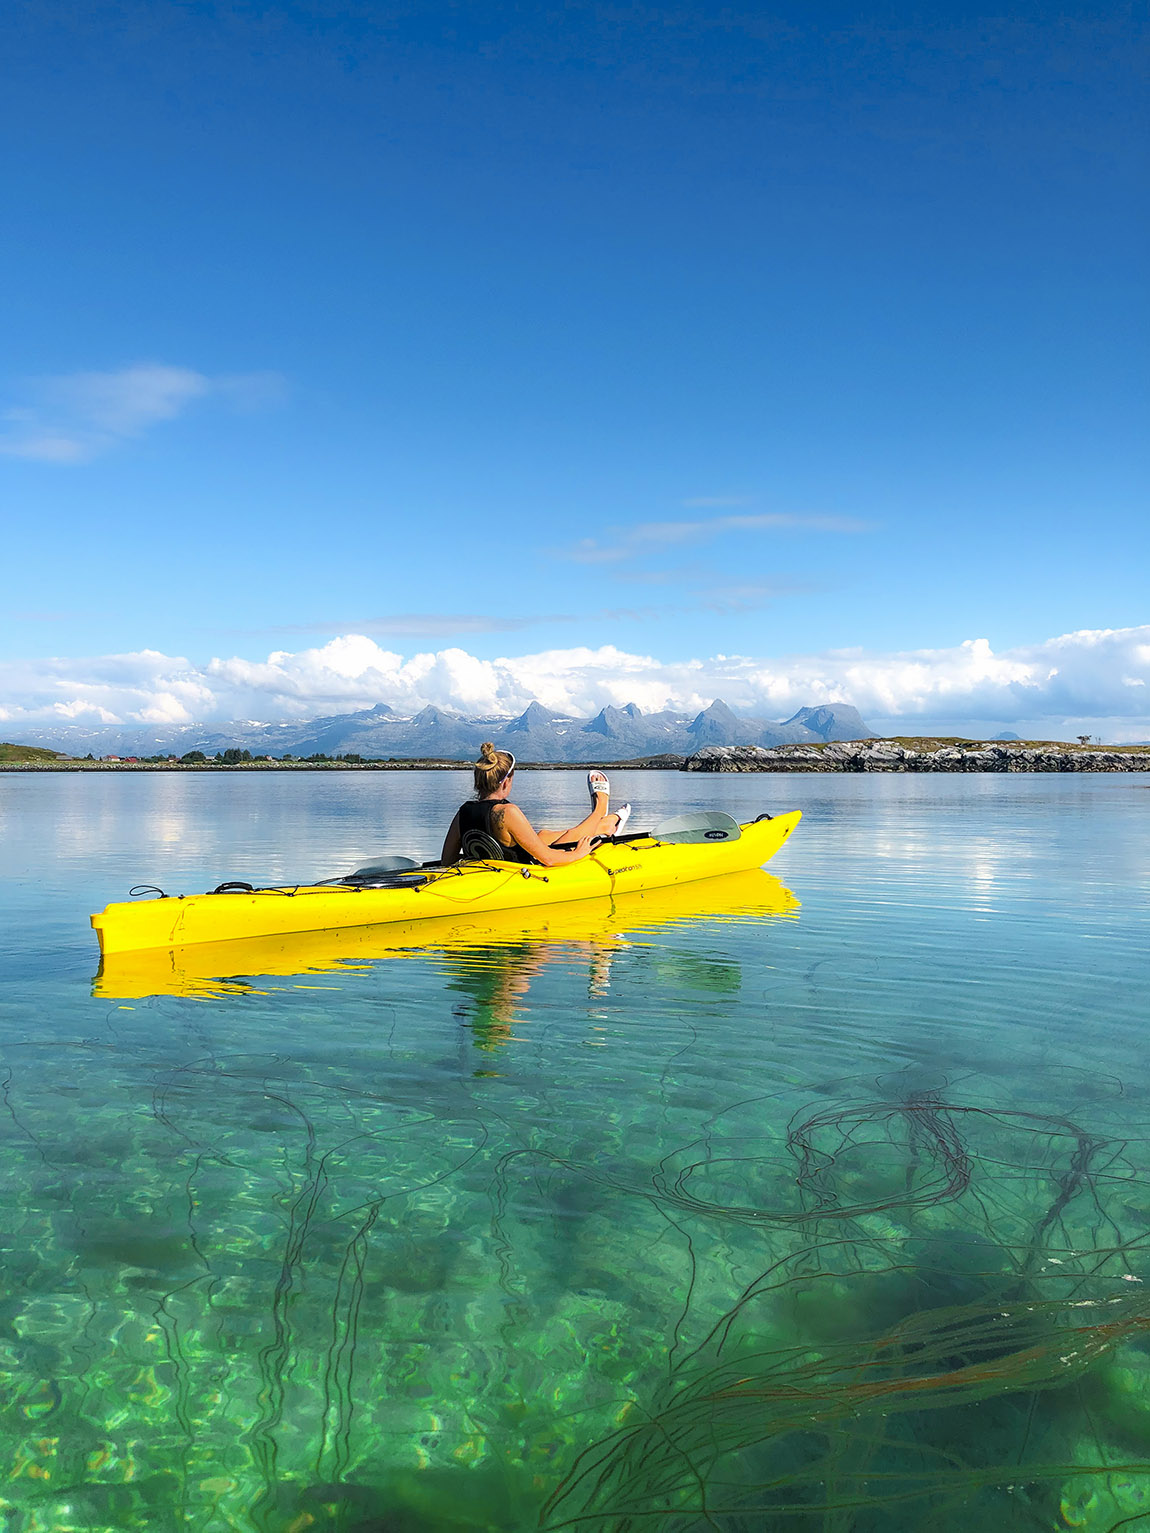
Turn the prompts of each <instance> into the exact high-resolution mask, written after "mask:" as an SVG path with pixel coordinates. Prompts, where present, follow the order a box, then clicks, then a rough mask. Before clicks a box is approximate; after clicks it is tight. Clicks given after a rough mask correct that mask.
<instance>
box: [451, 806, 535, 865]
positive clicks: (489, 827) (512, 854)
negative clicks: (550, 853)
mask: <svg viewBox="0 0 1150 1533" xmlns="http://www.w3.org/2000/svg"><path fill="white" fill-rule="evenodd" d="M508 802H509V801H508V800H507V799H499V800H498V802H496V801H495V800H494V799H489V798H481V799H468V801H467V803H466V804H460V806H459V834H460V836H461V837H462V836H465V835H466V834H467V832H468V831H469V830H481V831H484V832H485V833H486V834H487V835H489V836H490V837H491V839H492V840H493V841H499V837H498V836H497V835H496V834H495V826H494V825H493V824H492V810H494V809H496V808H499V807H502V805H504V804H506V803H508ZM499 847H500V851H501V853H502V857H503V861H504V862H526V863H531V864H534V862H535V858H534V857H532V856H531V854H530V852H525V851H524V850H523V848H522V847H521V846H516V845H515V844H514V843H513V844H512V845H511V846H504V845H503V842H502V841H499Z"/></svg>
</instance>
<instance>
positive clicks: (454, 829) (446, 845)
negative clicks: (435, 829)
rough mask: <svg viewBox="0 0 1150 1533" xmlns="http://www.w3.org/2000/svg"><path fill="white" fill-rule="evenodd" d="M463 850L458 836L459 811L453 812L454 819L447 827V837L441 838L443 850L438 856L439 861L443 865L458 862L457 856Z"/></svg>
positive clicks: (460, 838) (461, 841)
mask: <svg viewBox="0 0 1150 1533" xmlns="http://www.w3.org/2000/svg"><path fill="white" fill-rule="evenodd" d="M462 850H463V840H462V837H461V836H460V834H459V811H458V810H456V811H455V818H454V820H452V822H451V824H450V826H449V827H448V831H447V835H446V836H445V837H444V838H443V850H442V851H441V852H440V854H439V860H440V862H443V863H450V862H458V861H459V854H460V852H461V851H462Z"/></svg>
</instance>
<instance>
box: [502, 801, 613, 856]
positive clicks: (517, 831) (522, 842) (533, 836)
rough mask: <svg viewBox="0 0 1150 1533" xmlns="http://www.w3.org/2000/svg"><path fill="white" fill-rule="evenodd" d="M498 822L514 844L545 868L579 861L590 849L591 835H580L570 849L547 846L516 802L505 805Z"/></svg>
mask: <svg viewBox="0 0 1150 1533" xmlns="http://www.w3.org/2000/svg"><path fill="white" fill-rule="evenodd" d="M500 823H501V825H502V826H503V829H504V830H506V831H507V833H508V835H509V836H510V837H511V839H512V841H514V842H515V844H516V846H521V847H522V848H523V850H524V851H525V852H527V853H528V854H529V855H530V856H532V857H534V858H535V861H536V862H540V863H542V864H543V866H544V867H545V868H557V867H558V866H559V865H560V863H564V862H579V861H580V860H581V859H582V858H584V857H586V856H587V854H588V853H589V852H590V850H591V837H590V836H581V837H580V838H579V840H578V841H577V842H576V843H575V846H574V849H573V850H572V851H569V852H558V851H556V850H555V848H554V847H553V846H548V845H547V843H546V841H544V840H543V839H542V838H541V837H540V836H539V835H538V833H537V832H536V831H535V830H534V829H533V828H532V825H531V821H530V820H529V819H528V818H527V816H526V815H525V814H524V813H523V811H522V809H520V808H519V806H518V805H517V804H508V805H506V807H505V808H504V810H503V814H502V818H501V821H500Z"/></svg>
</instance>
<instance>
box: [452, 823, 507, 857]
mask: <svg viewBox="0 0 1150 1533" xmlns="http://www.w3.org/2000/svg"><path fill="white" fill-rule="evenodd" d="M460 847H461V851H462V855H463V860H464V861H465V862H507V861H508V860H509V855H510V854H509V849H508V848H507V847H505V846H500V844H499V842H498V841H496V839H495V837H494V836H489V835H488V834H487V832H486V831H485V830H465V831H464V832H463V836H462V839H461V842H460Z"/></svg>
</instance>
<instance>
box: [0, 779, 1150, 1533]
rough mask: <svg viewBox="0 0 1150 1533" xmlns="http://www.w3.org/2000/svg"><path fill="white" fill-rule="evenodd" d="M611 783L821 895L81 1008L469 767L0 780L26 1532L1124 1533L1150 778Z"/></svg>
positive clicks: (1149, 1392)
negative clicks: (109, 972)
mask: <svg viewBox="0 0 1150 1533" xmlns="http://www.w3.org/2000/svg"><path fill="white" fill-rule="evenodd" d="M616 775H617V777H618V779H619V780H618V782H617V789H618V790H619V791H621V794H622V796H624V797H629V798H632V799H634V800H635V801H636V803H637V805H638V806H639V808H638V810H637V817H638V823H639V824H640V825H641V824H643V823H644V821H645V820H648V819H655V818H658V817H659V815H661V814H663V813H666V812H669V811H671V810H674V809H678V808H681V807H692V806H699V807H708V808H710V807H715V808H724V809H728V810H729V811H730V812H731V813H734V814H736V815H739V816H741V817H743V818H746V817H748V816H749V815H752V814H754V813H757V812H758V811H759V810H760V809H763V808H770V809H773V810H779V809H783V808H791V807H798V808H802V809H803V810H804V813H805V816H806V817H805V819H804V821H803V824H802V826H801V827H800V830H799V832H798V834H797V835H796V837H795V838H794V840H793V842H792V843H791V844H790V845H789V846H788V848H787V850H786V851H785V853H784V854H783V855H782V856H780V858H779V859H778V860H777V862H776V863H775V864H772V869H771V871H772V872H773V873H775V874H777V875H778V877H779V878H780V879H781V880H782V882H783V885H785V886H786V889H789V890H790V891H791V892H792V894H793V896H794V897H795V898H796V899H797V900H798V901H800V902H801V905H795V904H793V903H792V902H791V900H790V899H789V898H785V899H784V898H782V897H781V896H780V897H778V898H775V897H774V896H772V898H773V899H774V903H773V904H771V902H770V901H767V902H765V903H764V902H763V901H762V900H759V902H758V904H757V905H756V902H755V901H754V900H751V901H748V900H745V899H744V900H743V901H742V903H741V904H740V902H739V901H737V900H732V904H731V908H729V909H727V910H726V911H725V912H724V911H723V910H722V909H720V908H719V906H718V905H717V904H716V902H715V901H714V900H713V899H712V900H710V901H709V902H708V908H707V910H706V912H705V913H704V914H696V915H694V916H692V915H690V914H688V913H683V912H678V913H676V914H674V916H673V918H669V919H667V920H666V921H665V922H663V923H661V924H660V923H656V924H654V925H651V924H649V923H648V924H643V923H642V922H639V921H637V920H636V919H635V918H634V917H633V915H632V917H631V925H632V928H633V929H631V930H628V928H627V925H626V922H625V921H623V922H621V923H620V924H619V925H618V927H615V926H613V924H612V921H611V920H610V919H607V920H606V921H604V922H598V923H597V924H595V925H594V929H588V930H586V931H582V932H579V931H571V930H568V931H564V932H563V933H561V934H559V935H558V936H554V935H552V936H548V935H547V934H544V935H540V934H538V933H530V932H525V933H520V934H514V933H507V934H502V935H499V936H498V937H497V938H496V939H494V940H492V941H490V942H478V943H476V942H470V943H466V942H464V943H458V944H455V945H453V944H451V943H449V942H442V943H441V944H440V945H439V946H437V947H436V948H434V949H431V950H427V951H424V950H420V949H412V948H407V949H404V950H402V951H396V952H394V953H390V954H388V953H384V954H381V955H379V956H367V957H365V956H364V954H363V951H362V950H360V949H356V948H355V947H354V944H353V943H352V942H351V939H350V936H349V946H348V957H347V958H346V960H345V961H342V962H340V960H339V955H338V954H332V953H330V952H326V951H325V953H324V954H323V958H324V962H316V961H313V959H314V954H313V955H312V956H311V957H309V959H308V961H307V962H304V963H301V966H300V972H299V973H298V974H296V975H294V976H293V975H292V974H290V973H285V972H283V970H282V967H279V968H277V967H274V966H272V968H271V972H268V973H264V974H257V973H250V972H246V971H243V970H240V971H229V972H228V973H227V974H226V975H224V974H221V976H220V977H223V978H225V979H226V980H227V983H224V984H220V985H216V986H215V987H214V988H213V987H212V986H210V985H208V986H205V985H202V984H201V985H198V986H197V987H196V989H195V993H193V994H161V995H153V996H151V997H147V996H145V995H140V994H134V995H133V997H132V998H127V999H125V998H123V997H120V998H117V997H116V996H114V995H111V994H108V993H104V994H101V995H100V996H96V997H93V995H92V979H93V976H94V974H95V970H96V951H95V941H94V938H93V936H92V934H91V933H90V932H89V931H88V930H87V915H88V913H89V912H90V911H91V910H94V909H97V908H99V907H100V906H102V905H103V904H104V903H105V902H106V901H107V900H108V899H111V898H120V897H122V896H123V894H124V892H125V890H126V888H127V887H128V886H129V885H130V884H132V883H136V882H155V883H158V884H160V885H161V886H163V887H165V888H168V889H169V890H172V891H173V892H180V891H190V890H195V889H201V888H204V887H210V886H211V885H213V884H214V883H216V882H218V881H219V880H220V879H222V878H226V877H238V878H248V879H253V880H259V881H264V880H266V881H275V880H279V879H283V878H287V877H292V878H304V877H313V876H324V875H330V874H332V873H335V872H339V871H341V870H343V869H344V868H346V867H349V866H352V865H354V864H355V863H357V862H360V861H363V860H365V858H366V857H368V856H370V855H373V854H376V853H382V852H388V851H412V852H415V853H416V854H419V855H429V854H430V853H432V852H433V851H434V850H435V849H436V848H435V841H436V834H437V829H438V827H440V826H442V824H443V823H444V820H445V817H446V816H447V815H448V814H449V813H450V811H451V809H452V808H453V807H454V805H455V804H456V803H457V802H458V801H459V799H460V798H461V797H462V795H463V791H464V783H463V779H462V778H457V777H455V776H453V775H447V774H430V773H429V774H405V775H403V776H397V777H391V776H383V775H377V774H354V775H353V774H341V775H339V776H321V775H319V774H314V775H313V774H291V775H287V774H285V775H284V776H282V777H274V778H270V777H266V776H254V775H253V776H249V777H225V776H222V775H202V776H187V775H171V776H162V777H147V778H143V779H141V778H123V777H115V776H101V777H91V776H89V777H78V776H75V777H73V776H52V777H43V778H31V777H13V776H7V777H2V776H0V810H2V813H3V816H4V821H3V834H4V842H3V846H4V866H3V875H4V876H3V881H2V883H0V901H2V910H0V913H2V916H3V927H2V930H3V933H4V935H3V939H2V940H3V953H2V959H3V979H2V998H3V1002H4V1014H5V1025H4V1033H3V1060H2V1067H3V1068H2V1074H0V1084H2V1086H3V1092H2V1099H3V1109H4V1111H3V1114H2V1116H0V1126H2V1129H3V1132H4V1134H5V1136H6V1138H5V1151H6V1153H5V1154H4V1157H3V1160H2V1161H0V1210H2V1213H3V1220H2V1222H0V1245H2V1247H3V1262H4V1277H5V1281H4V1286H3V1292H2V1295H0V1310H2V1313H0V1378H2V1382H3V1392H2V1396H0V1406H2V1412H3V1420H2V1427H3V1444H2V1450H3V1462H4V1465H5V1468H4V1470H3V1474H4V1476H5V1478H4V1480H3V1482H2V1483H0V1510H2V1511H3V1513H4V1516H5V1517H6V1519H7V1521H6V1522H5V1523H3V1524H2V1525H3V1526H4V1527H5V1528H7V1529H11V1530H15V1533H31V1530H49V1529H59V1530H65V1529H77V1530H96V1529H112V1528H115V1529H167V1528H195V1529H203V1530H215V1529H227V1528H235V1529H242V1530H250V1529H257V1530H261V1533H304V1530H307V1529H311V1530H315V1533H327V1530H336V1529H340V1530H345V1533H351V1530H358V1533H384V1530H387V1533H415V1530H438V1529H442V1530H445V1533H448V1530H474V1529H501V1530H502V1529H507V1530H516V1529H530V1528H535V1527H542V1528H546V1529H552V1528H561V1527H563V1528H586V1529H592V1530H606V1529H619V1530H621V1529H636V1530H638V1529H645V1528H649V1527H658V1528H659V1529H661V1530H672V1533H687V1530H692V1533H693V1530H696V1529H703V1528H708V1527H710V1528H720V1529H723V1530H731V1533H741V1530H762V1529H774V1528H780V1529H796V1530H800V1533H801V1530H812V1533H813V1530H818V1533H879V1530H883V1533H886V1530H903V1529H928V1528H929V1529H939V1530H959V1529H962V1530H969V1529H972V1528H973V1529H983V1528H985V1529H992V1530H998V1529H1014V1528H1018V1529H1024V1528H1042V1529H1059V1528H1067V1527H1077V1528H1084V1529H1087V1530H1090V1533H1101V1530H1103V1529H1111V1528H1117V1527H1119V1526H1121V1527H1123V1528H1128V1527H1142V1528H1150V1467H1148V1460H1150V1324H1148V1323H1150V1294H1148V1289H1147V1285H1148V1284H1150V1257H1148V1253H1147V1241H1148V1239H1150V1121H1148V1120H1150V1108H1148V1107H1147V1105H1146V1104H1147V1102H1148V1101H1150V1098H1148V1097H1147V1086H1148V1084H1150V1082H1148V1080H1147V1075H1148V1073H1150V1071H1148V1067H1147V1056H1148V1053H1150V1051H1148V1050H1147V1048H1146V1044H1145V1030H1146V1011H1147V1007H1146V1001H1145V996H1146V958H1145V950H1146V910H1147V899H1146V882H1145V870H1146V867H1147V863H1148V857H1147V853H1148V852H1150V836H1148V834H1147V829H1146V819H1147V813H1148V811H1150V796H1148V795H1147V792H1146V787H1147V780H1146V779H1145V778H1141V777H1129V778H1128V777H1121V778H1118V777H1084V778H1062V777H1052V778H1014V779H1006V780H1003V779H996V778H986V777H978V778H957V777H955V778H951V777H946V778H940V779H906V778H843V779H838V778H797V779H795V778H788V779H782V778H767V777H746V778H742V777H740V778H734V779H731V778H708V779H700V778H694V777H684V776H681V775H679V774H633V775H631V776H627V775H626V774H616ZM522 778H523V780H522V783H521V785H520V789H519V793H518V797H519V799H520V802H522V803H523V804H524V805H525V807H527V808H528V809H529V810H531V811H532V812H533V814H534V816H535V818H536V819H537V820H540V821H542V822H544V823H552V824H558V823H560V821H561V820H564V819H570V818H571V817H572V813H571V811H573V810H575V809H578V807H579V805H580V803H581V802H582V794H583V792H584V791H585V790H584V789H583V786H582V778H581V774H580V775H576V774H559V773H556V774H539V775H537V776H535V777H532V776H531V775H529V774H526V773H524V774H522ZM763 887H764V888H765V885H764V886H763ZM773 887H774V888H775V889H776V890H778V889H779V888H780V887H781V886H779V885H773ZM783 893H784V894H785V890H784V891H783ZM623 915H624V916H626V912H624V913H623ZM332 959H334V960H335V961H336V963H338V964H339V966H338V967H333V965H332V962H331V961H330V960H332ZM289 967H290V965H289ZM142 988H145V989H146V987H142Z"/></svg>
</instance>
